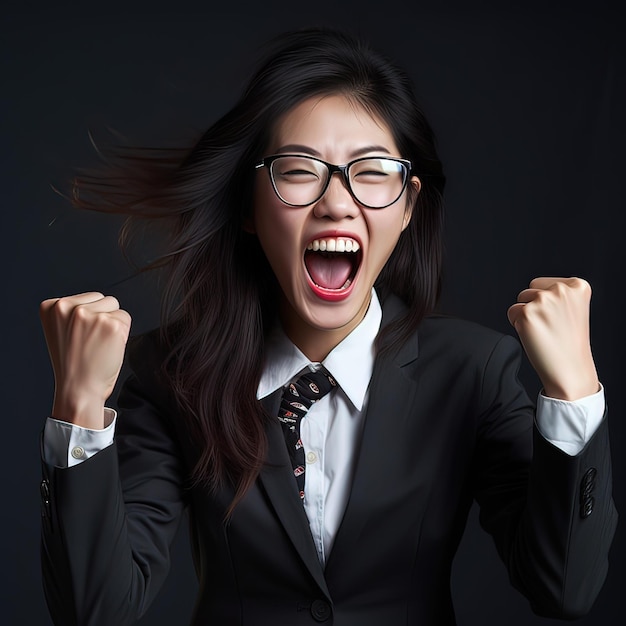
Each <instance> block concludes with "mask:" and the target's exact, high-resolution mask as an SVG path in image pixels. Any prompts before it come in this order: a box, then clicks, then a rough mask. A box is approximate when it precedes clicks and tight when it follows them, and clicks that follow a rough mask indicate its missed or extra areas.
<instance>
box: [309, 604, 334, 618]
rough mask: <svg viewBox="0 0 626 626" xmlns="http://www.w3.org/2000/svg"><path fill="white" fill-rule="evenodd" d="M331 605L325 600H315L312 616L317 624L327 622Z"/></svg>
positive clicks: (312, 605)
mask: <svg viewBox="0 0 626 626" xmlns="http://www.w3.org/2000/svg"><path fill="white" fill-rule="evenodd" d="M330 612H331V611H330V605H329V604H328V602H326V601H324V600H313V604H311V615H312V616H313V619H314V620H315V621H316V622H325V621H326V620H327V619H328V618H329V617H330Z"/></svg>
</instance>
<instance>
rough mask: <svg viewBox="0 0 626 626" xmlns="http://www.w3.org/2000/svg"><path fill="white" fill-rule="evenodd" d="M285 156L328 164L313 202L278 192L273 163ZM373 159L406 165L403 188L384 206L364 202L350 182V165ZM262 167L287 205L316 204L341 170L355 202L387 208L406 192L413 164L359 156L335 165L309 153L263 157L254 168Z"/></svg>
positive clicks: (392, 159) (382, 157) (374, 207)
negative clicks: (289, 199)
mask: <svg viewBox="0 0 626 626" xmlns="http://www.w3.org/2000/svg"><path fill="white" fill-rule="evenodd" d="M283 157H296V158H301V159H310V160H311V161H317V162H318V163H322V164H323V165H325V166H326V168H327V170H328V178H327V179H326V183H325V185H324V188H323V189H322V191H321V192H320V194H319V196H318V197H317V198H315V200H312V201H311V202H307V203H306V204H293V203H292V202H287V201H286V200H285V199H284V198H283V197H282V196H281V195H280V193H279V192H278V188H277V186H276V182H275V181H274V173H273V171H272V163H274V161H276V160H277V159H281V158H283ZM372 159H385V160H387V161H396V162H397V163H401V164H402V165H403V166H404V173H405V175H404V180H403V182H402V189H401V190H400V193H399V194H398V197H397V198H396V199H395V200H394V201H393V202H389V203H388V204H385V205H384V206H371V205H369V204H365V203H364V202H362V201H361V200H359V199H358V198H357V197H356V195H355V193H354V191H353V190H352V186H351V184H350V177H349V175H348V170H349V169H350V167H352V166H353V165H354V164H355V163H359V162H361V161H369V160H372ZM262 167H267V173H268V175H269V177H270V181H271V183H272V188H273V189H274V193H275V194H276V196H277V197H278V199H279V200H280V201H281V202H283V203H284V204H286V205H287V206H291V207H297V208H303V207H306V206H311V205H312V204H315V203H316V202H319V201H320V200H321V199H322V198H323V196H324V194H325V193H326V191H327V190H328V187H329V185H330V181H331V179H332V177H333V174H335V172H340V173H341V175H342V178H343V181H344V185H345V186H346V189H347V190H348V192H349V193H350V195H351V196H352V198H353V199H354V201H355V202H357V203H358V204H360V205H361V206H364V207H365V208H367V209H386V208H387V207H388V206H391V205H392V204H394V203H395V202H397V201H398V200H399V199H400V196H401V195H402V194H403V193H404V190H405V189H406V186H407V184H408V182H409V178H410V176H411V168H412V165H411V161H409V160H408V159H401V158H398V157H388V156H365V157H359V158H358V159H354V160H353V161H349V162H348V163H346V164H344V165H335V164H334V163H328V161H323V160H322V159H318V158H317V157H314V156H310V155H308V154H272V155H270V156H266V157H263V159H261V161H260V162H259V163H257V164H256V165H255V166H254V168H255V169H257V170H258V169H260V168H262Z"/></svg>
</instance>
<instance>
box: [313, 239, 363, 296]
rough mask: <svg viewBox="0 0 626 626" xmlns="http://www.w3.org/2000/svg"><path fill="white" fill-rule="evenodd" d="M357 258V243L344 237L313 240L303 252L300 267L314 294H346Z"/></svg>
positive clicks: (357, 265) (360, 253)
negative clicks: (311, 284)
mask: <svg viewBox="0 0 626 626" xmlns="http://www.w3.org/2000/svg"><path fill="white" fill-rule="evenodd" d="M361 259H362V252H361V246H360V244H359V243H358V242H357V241H356V240H354V239H350V238H347V237H329V238H324V239H314V240H313V241H311V242H310V243H309V244H308V245H307V249H306V251H305V253H304V264H305V266H306V269H307V272H308V274H309V278H310V279H311V282H312V283H313V285H314V286H315V287H316V288H317V289H316V290H315V291H316V292H318V295H328V296H330V295H333V294H336V295H341V294H342V293H346V295H347V291H348V290H349V288H350V286H351V285H352V282H353V280H354V278H355V277H356V275H357V272H358V270H359V266H360V265H361Z"/></svg>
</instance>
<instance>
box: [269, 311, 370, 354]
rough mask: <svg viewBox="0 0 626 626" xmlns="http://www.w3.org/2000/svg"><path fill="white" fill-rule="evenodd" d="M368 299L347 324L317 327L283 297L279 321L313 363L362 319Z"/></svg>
mask: <svg viewBox="0 0 626 626" xmlns="http://www.w3.org/2000/svg"><path fill="white" fill-rule="evenodd" d="M368 307H369V301H368V302H366V303H364V306H363V307H362V308H361V310H360V311H359V312H358V314H357V315H355V316H354V318H352V319H351V320H350V321H349V322H348V323H347V324H345V325H344V326H340V327H339V328H318V327H315V326H311V325H310V324H308V323H307V322H305V321H304V320H303V319H302V318H301V317H300V316H299V315H298V314H297V313H296V312H295V311H294V309H293V308H292V307H291V305H290V304H289V303H288V302H287V301H286V300H284V299H283V302H282V305H281V315H280V318H281V323H282V325H283V330H284V331H285V334H286V335H287V337H289V339H290V340H291V342H292V343H293V344H294V345H295V346H297V348H298V349H299V350H300V351H301V352H302V354H304V355H305V356H306V357H307V359H309V360H310V361H312V362H314V363H319V362H321V361H323V360H324V359H325V358H326V357H327V356H328V354H329V353H330V352H331V351H332V350H333V349H334V348H336V347H337V346H338V345H339V344H340V343H341V342H342V341H343V340H344V339H345V338H346V337H347V336H348V335H349V334H350V333H351V332H352V331H353V330H354V329H355V328H356V327H357V326H358V325H359V324H360V323H361V322H362V321H363V318H364V317H365V314H366V313H367V309H368Z"/></svg>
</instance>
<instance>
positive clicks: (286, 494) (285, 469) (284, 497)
mask: <svg viewBox="0 0 626 626" xmlns="http://www.w3.org/2000/svg"><path fill="white" fill-rule="evenodd" d="M280 397H281V391H280V390H278V391H276V392H275V393H273V394H271V395H270V396H267V397H266V398H264V399H263V400H262V403H263V406H264V407H265V409H266V410H267V412H268V413H269V414H270V415H278V406H279V404H280ZM267 439H268V452H267V462H266V463H265V465H264V466H263V468H262V469H261V472H260V474H259V479H260V482H261V484H262V485H263V488H264V489H265V492H266V493H267V496H268V498H269V499H270V501H271V503H272V506H273V507H274V510H275V511H276V514H277V516H278V518H279V519H280V521H281V523H282V525H283V527H284V528H285V531H286V532H287V535H288V536H289V538H290V539H291V542H292V543H293V545H294V547H295V548H296V550H297V551H298V554H299V555H300V557H301V558H302V560H303V561H304V564H305V565H306V567H307V568H308V570H309V571H310V572H311V575H312V576H313V578H314V579H315V581H316V582H317V584H318V585H319V586H320V588H321V589H322V591H323V592H324V593H325V594H326V595H327V596H328V597H329V598H330V594H329V592H328V587H327V586H326V579H325V578H324V571H323V569H322V566H321V564H320V561H319V558H318V556H317V551H316V549H315V544H314V543H313V537H312V535H311V531H310V528H309V520H308V518H307V516H306V513H305V511H304V507H303V506H302V502H301V501H300V497H299V495H298V490H297V486H296V481H295V480H294V477H293V471H292V469H291V462H290V460H289V453H288V452H287V446H286V444H285V438H284V435H283V431H282V428H281V426H280V422H279V421H278V419H276V420H271V421H270V425H269V427H268V429H267Z"/></svg>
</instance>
